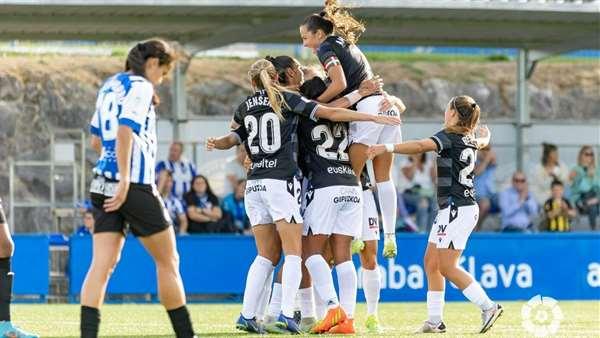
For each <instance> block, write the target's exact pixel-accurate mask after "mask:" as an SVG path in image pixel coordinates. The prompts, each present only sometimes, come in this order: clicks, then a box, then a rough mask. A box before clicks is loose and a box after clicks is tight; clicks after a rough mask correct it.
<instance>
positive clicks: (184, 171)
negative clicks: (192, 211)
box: [156, 141, 198, 200]
mask: <svg viewBox="0 0 600 338" xmlns="http://www.w3.org/2000/svg"><path fill="white" fill-rule="evenodd" d="M182 153H183V143H181V142H179V141H176V142H173V143H171V146H170V147H169V158H168V159H167V160H163V161H160V162H158V164H157V165H156V175H157V178H158V175H159V174H160V172H162V171H163V170H168V171H170V172H171V174H172V177H173V187H172V188H171V194H172V195H174V196H175V197H177V198H178V199H180V200H183V195H184V194H185V193H186V192H188V191H190V188H191V187H192V185H191V183H192V180H193V179H194V177H196V175H197V174H198V172H197V170H196V165H194V163H192V162H191V161H189V160H187V159H185V158H183V156H182Z"/></svg>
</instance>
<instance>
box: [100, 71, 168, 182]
mask: <svg viewBox="0 0 600 338" xmlns="http://www.w3.org/2000/svg"><path fill="white" fill-rule="evenodd" d="M153 95H154V87H153V86H152V84H151V83H150V82H149V81H148V80H146V79H145V78H143V77H141V76H137V75H132V74H129V73H118V74H116V75H114V76H112V77H111V78H109V79H108V80H106V82H105V83H104V85H103V86H102V88H100V91H99V92H98V99H97V100H96V111H95V112H94V116H93V117H92V121H91V123H90V132H91V133H92V134H93V135H96V136H98V137H100V139H101V140H102V153H101V154H100V158H99V159H98V161H97V162H96V166H95V167H94V174H96V175H100V176H104V177H106V178H108V179H112V180H120V175H119V170H118V166H117V153H116V139H117V129H118V127H119V126H120V125H125V126H128V127H130V128H131V130H132V131H133V146H132V151H131V161H130V181H131V183H137V184H154V183H155V172H154V168H155V165H156V163H155V162H156V152H157V139H156V113H155V111H154V104H153V103H152V97H153Z"/></svg>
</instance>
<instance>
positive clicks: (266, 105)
mask: <svg viewBox="0 0 600 338" xmlns="http://www.w3.org/2000/svg"><path fill="white" fill-rule="evenodd" d="M282 95H283V98H284V100H285V102H286V103H287V107H286V105H284V106H283V107H282V115H283V119H280V118H279V117H278V116H277V114H275V112H273V108H271V105H270V101H269V97H268V96H267V93H266V92H265V91H264V90H259V91H257V92H255V93H254V94H253V95H250V96H248V97H247V98H246V100H244V102H242V104H241V105H240V106H239V107H238V109H237V110H236V112H235V114H234V116H233V120H234V121H235V122H236V123H237V124H239V125H240V128H238V129H237V130H236V131H235V132H236V133H237V134H238V136H240V138H241V139H242V141H245V145H246V152H247V154H248V156H249V157H250V160H251V161H252V164H251V166H250V171H249V173H248V179H249V180H251V179H263V178H270V179H278V180H287V179H289V178H291V177H293V176H294V175H295V174H296V173H297V172H298V162H297V160H298V134H297V127H298V119H299V117H300V116H304V117H307V118H311V119H316V117H315V113H316V111H317V108H318V104H317V103H315V102H313V101H310V100H308V99H306V98H304V97H302V96H300V95H298V94H295V93H290V92H282Z"/></svg>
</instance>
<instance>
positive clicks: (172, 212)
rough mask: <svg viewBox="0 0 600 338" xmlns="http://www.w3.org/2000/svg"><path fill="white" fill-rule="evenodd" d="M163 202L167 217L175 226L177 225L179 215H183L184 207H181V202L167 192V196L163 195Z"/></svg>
mask: <svg viewBox="0 0 600 338" xmlns="http://www.w3.org/2000/svg"><path fill="white" fill-rule="evenodd" d="M163 203H164V204H165V208H166V209H167V212H168V213H169V217H171V220H172V221H173V223H174V225H175V226H177V227H178V226H179V216H180V215H185V208H184V207H183V203H182V202H181V200H180V199H178V198H177V197H175V196H173V195H172V194H169V196H167V197H163Z"/></svg>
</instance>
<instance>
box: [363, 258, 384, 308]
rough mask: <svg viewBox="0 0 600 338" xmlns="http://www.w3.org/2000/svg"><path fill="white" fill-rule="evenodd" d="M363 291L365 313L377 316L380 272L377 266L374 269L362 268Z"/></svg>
mask: <svg viewBox="0 0 600 338" xmlns="http://www.w3.org/2000/svg"><path fill="white" fill-rule="evenodd" d="M362 280H363V291H364V293H365V299H366V301H367V315H374V316H377V306H378V305H379V293H380V291H381V274H380V271H379V266H377V267H375V269H374V270H367V269H364V268H363V270H362Z"/></svg>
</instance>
